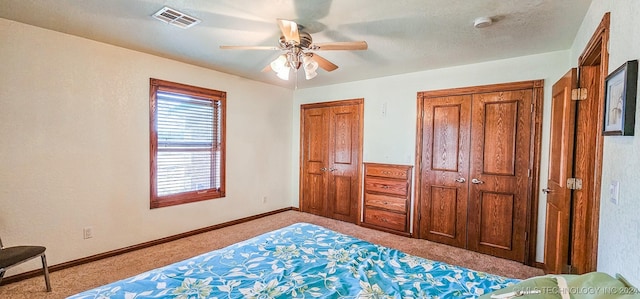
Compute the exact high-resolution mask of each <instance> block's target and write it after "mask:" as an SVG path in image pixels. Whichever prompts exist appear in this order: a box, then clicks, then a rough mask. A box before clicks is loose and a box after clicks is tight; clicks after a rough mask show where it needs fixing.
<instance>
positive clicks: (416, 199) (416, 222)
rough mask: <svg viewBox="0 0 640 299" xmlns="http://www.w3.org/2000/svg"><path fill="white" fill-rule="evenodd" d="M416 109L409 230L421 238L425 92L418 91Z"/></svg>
mask: <svg viewBox="0 0 640 299" xmlns="http://www.w3.org/2000/svg"><path fill="white" fill-rule="evenodd" d="M417 106H418V107H417V110H416V126H417V128H416V156H415V159H416V163H415V164H416V167H415V168H414V170H413V175H414V177H415V178H414V180H413V201H412V203H411V204H412V205H413V227H412V229H411V230H409V232H410V233H411V234H412V235H413V237H414V238H418V239H421V238H422V236H421V235H420V229H419V228H420V217H421V216H422V215H420V210H421V209H420V188H421V186H422V175H421V174H422V132H423V130H424V129H423V127H422V121H423V118H424V115H423V110H424V93H423V92H418V105H417Z"/></svg>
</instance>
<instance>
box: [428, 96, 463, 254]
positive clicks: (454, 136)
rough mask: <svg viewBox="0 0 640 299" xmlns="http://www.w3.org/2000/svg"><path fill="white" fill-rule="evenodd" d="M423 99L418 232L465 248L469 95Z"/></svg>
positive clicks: (432, 238)
mask: <svg viewBox="0 0 640 299" xmlns="http://www.w3.org/2000/svg"><path fill="white" fill-rule="evenodd" d="M423 101H424V102H423V105H422V106H423V120H422V121H423V124H422V126H423V128H424V129H423V135H422V141H423V144H424V146H423V147H422V148H423V151H422V155H421V156H422V162H421V165H422V169H421V176H422V177H421V180H420V181H421V186H419V188H420V196H421V200H420V201H419V202H420V204H421V206H420V207H419V211H420V213H419V220H418V221H419V229H420V231H419V234H420V237H421V238H425V239H427V240H431V241H436V242H440V243H445V244H449V245H453V246H458V247H465V244H466V234H467V222H466V218H467V200H468V198H467V197H468V184H467V182H466V180H467V177H468V172H469V130H470V128H469V126H470V117H471V115H470V109H471V96H468V95H462V96H452V97H440V98H429V99H423Z"/></svg>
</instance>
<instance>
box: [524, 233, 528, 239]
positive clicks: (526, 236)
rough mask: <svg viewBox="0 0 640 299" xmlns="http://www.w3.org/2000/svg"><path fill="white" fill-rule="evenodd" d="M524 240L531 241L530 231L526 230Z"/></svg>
mask: <svg viewBox="0 0 640 299" xmlns="http://www.w3.org/2000/svg"><path fill="white" fill-rule="evenodd" d="M524 240H525V241H529V233H528V232H524Z"/></svg>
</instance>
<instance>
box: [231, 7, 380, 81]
mask: <svg viewBox="0 0 640 299" xmlns="http://www.w3.org/2000/svg"><path fill="white" fill-rule="evenodd" d="M277 21H278V26H279V27H280V31H282V35H281V36H280V40H279V42H278V46H277V47H270V46H220V48H221V49H232V50H273V51H281V52H283V54H281V55H280V56H278V58H276V59H275V60H274V61H272V62H271V63H270V64H269V65H267V66H266V67H265V68H264V69H263V70H262V71H263V72H268V71H270V70H272V71H274V72H276V74H277V75H278V77H279V78H280V79H283V80H289V73H290V72H291V70H293V71H294V72H296V71H297V70H298V69H299V68H300V67H301V66H303V69H304V72H305V78H306V79H307V80H309V79H312V78H314V77H315V76H316V75H317V74H318V73H316V70H317V69H318V67H320V68H322V69H324V70H325V71H327V72H331V71H334V70H336V69H337V68H338V66H337V65H335V64H333V63H332V62H331V61H329V60H327V59H325V58H322V56H320V55H318V54H316V53H315V52H316V51H328V50H366V49H367V47H368V46H367V42H365V41H358V42H329V43H315V44H314V43H313V39H312V38H311V34H309V33H308V32H306V31H305V30H304V26H302V25H299V24H296V22H294V21H289V20H284V19H277Z"/></svg>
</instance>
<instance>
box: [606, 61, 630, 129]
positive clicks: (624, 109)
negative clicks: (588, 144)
mask: <svg viewBox="0 0 640 299" xmlns="http://www.w3.org/2000/svg"><path fill="white" fill-rule="evenodd" d="M637 85H638V60H631V61H627V62H626V63H625V64H623V65H621V66H620V67H619V68H617V69H616V70H615V71H613V73H611V74H610V75H609V76H607V78H606V80H605V96H604V101H605V102H604V107H605V110H604V131H603V132H602V134H603V135H621V136H633V129H634V126H635V117H636V93H637Z"/></svg>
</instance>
